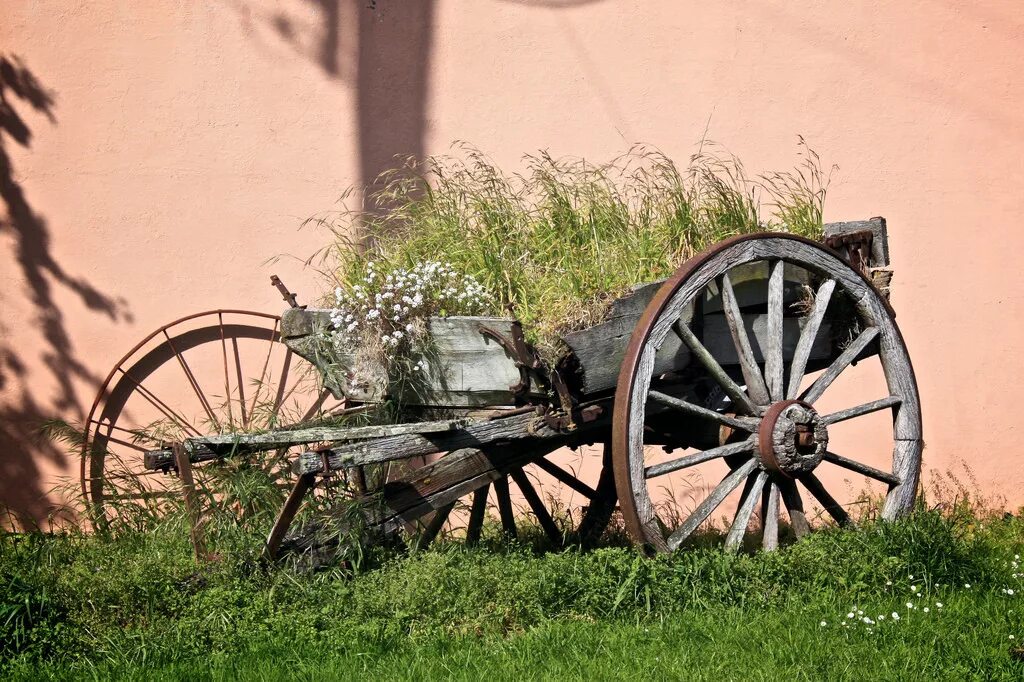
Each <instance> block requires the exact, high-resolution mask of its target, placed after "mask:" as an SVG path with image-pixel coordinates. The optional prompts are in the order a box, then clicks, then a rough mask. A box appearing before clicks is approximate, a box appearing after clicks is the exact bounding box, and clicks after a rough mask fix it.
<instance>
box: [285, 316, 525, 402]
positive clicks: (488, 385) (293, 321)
mask: <svg viewBox="0 0 1024 682" xmlns="http://www.w3.org/2000/svg"><path fill="white" fill-rule="evenodd" d="M513 324H514V320H510V319H505V318H496V317H468V316H458V317H434V318H431V319H430V321H429V335H430V339H431V344H432V346H433V348H432V352H431V353H429V354H428V355H424V356H423V357H421V358H419V359H420V360H421V361H422V362H423V363H424V365H425V369H424V371H423V377H424V378H425V381H426V384H425V390H423V391H417V392H415V393H413V392H408V393H406V394H404V395H403V396H402V399H403V400H404V401H405V403H406V404H408V405H418V404H429V405H434V406H444V407H479V406H487V405H511V404H514V402H515V395H514V394H513V393H512V391H511V390H510V387H511V386H513V385H515V384H517V383H519V381H520V374H519V369H518V368H517V367H516V364H515V362H514V361H513V360H512V358H511V357H510V356H509V355H508V353H506V352H505V350H504V349H503V348H502V347H501V345H500V344H499V343H498V342H497V341H495V340H494V339H493V338H491V337H489V336H487V335H485V334H482V333H480V327H481V325H483V326H486V327H488V328H490V329H493V330H494V331H496V332H498V333H499V334H501V335H503V336H505V337H506V338H511V336H512V325H513ZM281 328H282V339H283V341H284V343H285V344H286V345H288V347H289V348H291V349H292V350H294V351H295V352H296V353H297V354H299V355H300V356H302V357H303V358H305V359H306V360H308V361H309V362H311V363H313V365H314V366H316V367H317V368H318V369H319V370H320V371H321V374H323V375H324V376H325V377H332V378H334V379H336V386H337V387H338V390H339V391H340V392H341V393H343V394H344V395H346V396H347V397H349V398H351V399H353V400H356V401H359V402H378V401H380V400H382V399H383V396H382V394H381V391H380V387H381V386H384V385H386V383H387V382H386V380H385V379H384V369H383V368H382V367H377V368H372V367H371V368H366V369H365V370H364V371H365V372H366V373H368V374H369V375H370V376H369V379H371V381H370V382H369V385H367V386H356V385H354V384H353V383H352V382H351V372H350V369H351V367H353V366H354V365H355V361H354V358H353V357H352V356H349V355H344V354H342V355H339V356H338V357H336V358H334V360H336V362H337V364H336V365H330V364H329V361H328V359H327V358H324V357H322V355H321V354H319V353H318V352H317V344H316V343H315V337H316V335H317V334H320V333H323V332H324V331H326V330H329V329H330V328H331V323H330V310H327V309H300V308H291V309H288V310H286V311H285V312H284V313H283V315H282V322H281Z"/></svg>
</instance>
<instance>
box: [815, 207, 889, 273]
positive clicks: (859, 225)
mask: <svg viewBox="0 0 1024 682" xmlns="http://www.w3.org/2000/svg"><path fill="white" fill-rule="evenodd" d="M864 230H867V231H870V232H871V234H872V239H871V260H870V263H869V265H871V266H872V267H883V266H887V265H890V263H889V233H888V230H887V229H886V224H885V218H871V219H870V220H854V221H849V222H843V223H826V224H825V229H824V233H825V237H832V236H834V235H840V234H852V233H854V232H862V231H864Z"/></svg>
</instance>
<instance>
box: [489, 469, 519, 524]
mask: <svg viewBox="0 0 1024 682" xmlns="http://www.w3.org/2000/svg"><path fill="white" fill-rule="evenodd" d="M494 495H495V497H497V498H498V516H499V517H500V518H501V529H502V531H503V532H504V533H505V535H507V536H508V537H511V538H514V537H516V536H517V535H518V533H517V531H516V517H515V512H514V511H513V509H512V497H511V496H510V495H509V492H508V478H506V477H504V476H502V477H501V478H498V479H496V480H495V481H494Z"/></svg>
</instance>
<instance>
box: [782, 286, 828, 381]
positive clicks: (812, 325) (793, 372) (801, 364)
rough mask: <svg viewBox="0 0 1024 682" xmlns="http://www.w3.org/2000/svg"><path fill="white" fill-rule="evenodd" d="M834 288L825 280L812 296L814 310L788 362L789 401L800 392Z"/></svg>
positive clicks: (808, 317)
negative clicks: (808, 361) (812, 348)
mask: <svg viewBox="0 0 1024 682" xmlns="http://www.w3.org/2000/svg"><path fill="white" fill-rule="evenodd" d="M835 288H836V281H835V280H834V279H827V280H825V281H824V282H822V284H821V286H820V287H818V292H817V294H815V296H814V308H813V309H812V310H811V313H810V315H808V316H807V321H806V322H805V323H804V328H803V329H802V330H801V331H800V341H799V342H797V344H796V350H795V351H794V352H793V359H792V361H791V362H790V368H789V389H788V391H787V393H786V397H787V398H789V399H790V400H792V399H794V398H796V396H797V393H799V392H800V383H801V382H802V381H803V379H804V370H806V369H807V360H808V359H809V358H810V356H811V347H812V346H813V345H814V340H815V338H816V337H817V336H818V329H819V328H820V327H821V322H822V320H824V319H825V311H826V310H828V304H829V301H831V300H832V292H833V291H834V290H835Z"/></svg>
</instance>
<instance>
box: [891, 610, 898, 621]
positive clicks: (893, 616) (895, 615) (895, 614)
mask: <svg viewBox="0 0 1024 682" xmlns="http://www.w3.org/2000/svg"><path fill="white" fill-rule="evenodd" d="M892 619H893V620H899V619H900V614H898V613H896V612H895V611H893V612H892Z"/></svg>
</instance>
